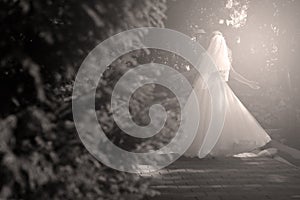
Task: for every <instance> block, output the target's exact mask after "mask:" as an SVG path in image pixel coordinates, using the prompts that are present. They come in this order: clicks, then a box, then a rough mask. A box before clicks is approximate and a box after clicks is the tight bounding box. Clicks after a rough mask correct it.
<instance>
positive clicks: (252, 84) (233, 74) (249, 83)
mask: <svg viewBox="0 0 300 200" xmlns="http://www.w3.org/2000/svg"><path fill="white" fill-rule="evenodd" d="M230 77H232V78H233V79H235V80H237V81H239V82H241V83H243V84H245V85H247V86H249V87H250V88H252V89H259V88H260V87H259V85H258V83H257V82H255V81H250V80H248V79H246V78H245V77H243V76H242V75H241V74H239V73H238V72H237V71H235V69H234V68H233V67H232V66H231V73H230Z"/></svg>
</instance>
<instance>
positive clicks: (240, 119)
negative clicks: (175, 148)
mask: <svg viewBox="0 0 300 200" xmlns="http://www.w3.org/2000/svg"><path fill="white" fill-rule="evenodd" d="M207 51H208V54H210V56H211V58H212V60H213V61H214V63H215V65H216V66H217V68H218V71H219V72H220V76H221V77H222V78H223V80H224V91H225V106H226V108H225V111H226V112H225V121H224V126H223V129H222V131H221V134H220V137H219V138H218V140H217V142H216V144H215V145H214V146H213V148H212V150H211V151H210V152H209V154H210V155H212V156H232V155H235V154H239V153H244V152H249V151H251V150H254V149H256V148H258V147H261V146H264V145H265V144H266V143H268V142H269V141H270V140H271V138H270V137H269V135H268V134H267V133H266V132H265V130H264V129H263V128H262V127H261V126H260V125H259V123H258V122H257V121H256V120H255V118H254V117H253V116H252V115H251V114H250V112H249V111H248V110H247V109H246V108H245V106H244V105H243V104H242V103H241V101H240V100H239V99H238V98H237V97H236V95H235V94H234V93H233V91H232V90H231V89H230V87H229V86H228V84H227V81H228V77H229V72H230V66H231V62H230V59H229V55H228V49H227V45H226V42H225V39H224V37H223V36H222V34H216V35H215V36H214V37H213V38H212V40H211V43H210V46H209V48H208V50H207ZM194 91H195V93H196V95H197V98H198V101H199V109H200V110H199V111H198V112H200V122H199V127H198V131H197V134H196V136H195V138H194V140H193V142H192V144H191V146H190V147H189V148H188V149H187V151H186V152H185V154H184V155H185V156H188V157H199V158H202V157H205V156H206V154H207V149H205V148H207V146H209V145H203V143H204V141H205V136H206V134H207V129H208V126H209V123H210V120H211V109H212V105H211V96H210V93H209V90H208V89H207V87H206V83H205V82H204V81H203V80H202V78H201V77H200V78H198V79H197V80H196V83H195V85H194ZM186 106H191V104H189V103H187V105H186Z"/></svg>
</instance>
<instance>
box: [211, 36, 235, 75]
mask: <svg viewBox="0 0 300 200" xmlns="http://www.w3.org/2000/svg"><path fill="white" fill-rule="evenodd" d="M207 52H208V54H209V55H210V56H211V58H212V60H213V61H214V63H215V64H216V66H217V67H218V70H222V71H223V70H227V71H229V70H230V66H231V62H230V58H229V52H228V47H227V44H226V41H225V38H224V37H223V35H222V33H221V32H219V31H215V32H214V36H213V37H212V39H211V41H210V44H209V47H208V49H207Z"/></svg>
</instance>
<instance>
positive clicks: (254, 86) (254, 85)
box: [248, 81, 260, 90]
mask: <svg viewBox="0 0 300 200" xmlns="http://www.w3.org/2000/svg"><path fill="white" fill-rule="evenodd" d="M248 86H249V87H250V88H252V89H254V90H258V89H259V88H260V86H259V83H258V82H255V81H250V82H249V83H248Z"/></svg>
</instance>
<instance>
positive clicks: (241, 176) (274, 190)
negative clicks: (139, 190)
mask: <svg viewBox="0 0 300 200" xmlns="http://www.w3.org/2000/svg"><path fill="white" fill-rule="evenodd" d="M141 176H144V177H149V176H151V177H152V178H153V179H152V180H153V181H152V183H151V187H152V188H154V189H156V190H158V191H159V192H160V194H159V195H156V196H154V197H148V198H146V199H147V200H152V199H153V200H154V199H155V200H165V199H166V200H172V199H174V200H176V199H180V200H182V199H194V200H200V199H207V200H208V199H217V200H223V199H229V200H234V199H238V200H243V199H258V200H264V199H269V200H270V199H271V200H272V199H280V200H281V199H282V200H283V199H299V200H300V168H299V167H297V166H294V165H289V164H286V163H284V162H280V161H278V160H276V159H273V158H269V157H252V158H236V157H230V158H207V159H198V158H186V157H181V158H180V159H179V160H177V161H176V162H174V163H173V164H172V165H170V166H168V167H167V168H165V169H162V170H160V171H157V172H154V173H144V174H141Z"/></svg>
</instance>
